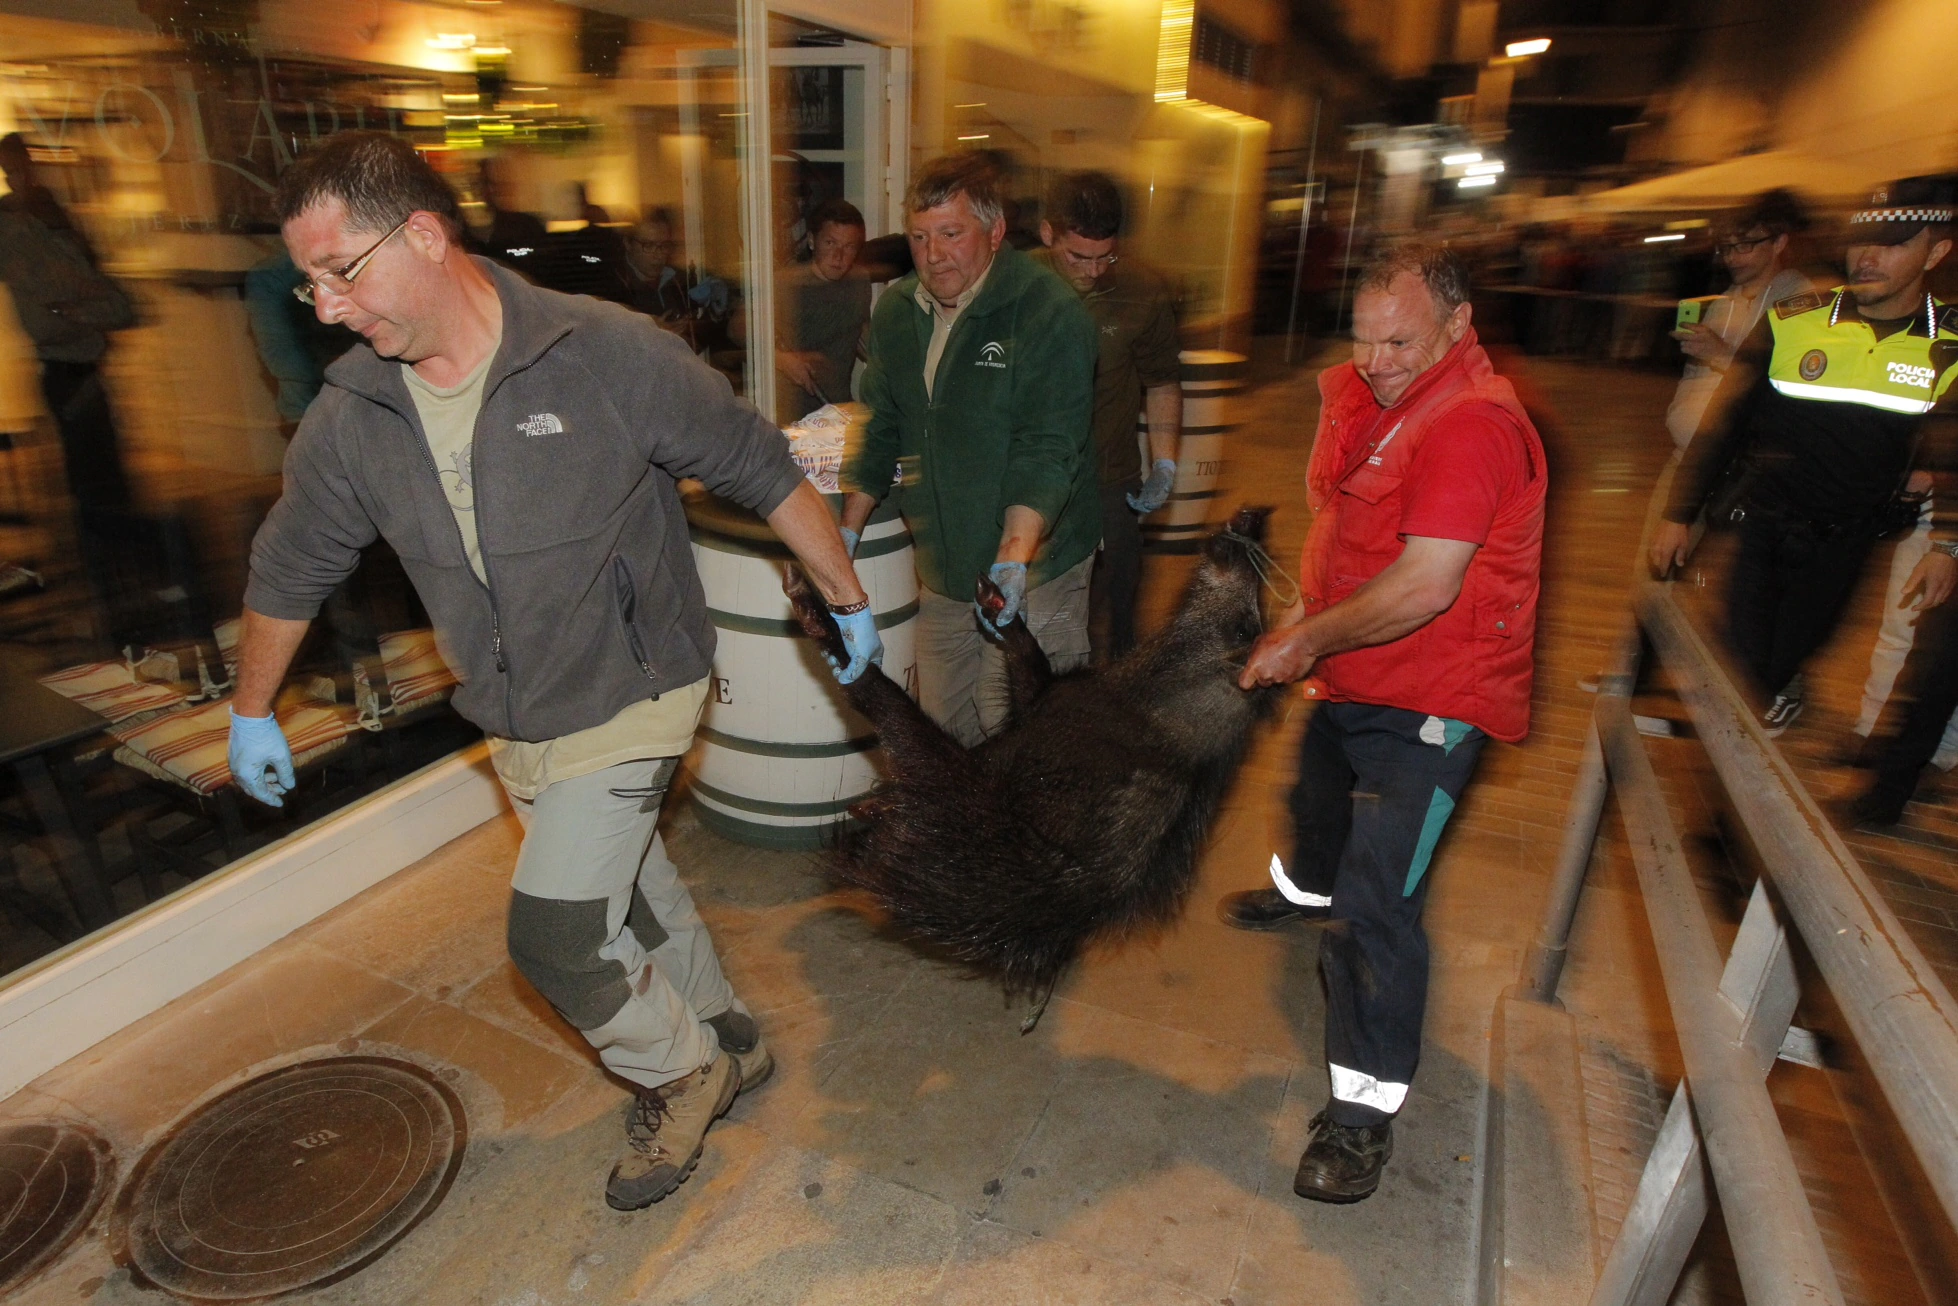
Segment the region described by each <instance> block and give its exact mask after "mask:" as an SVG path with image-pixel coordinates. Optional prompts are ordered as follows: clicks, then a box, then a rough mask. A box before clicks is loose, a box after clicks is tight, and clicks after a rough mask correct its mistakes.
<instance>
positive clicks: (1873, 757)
mask: <svg viewBox="0 0 1958 1306" xmlns="http://www.w3.org/2000/svg"><path fill="white" fill-rule="evenodd" d="M1882 760H1883V741H1881V740H1879V739H1876V738H1874V737H1872V736H1870V735H1858V734H1852V735H1850V736H1849V738H1847V739H1845V740H1843V741H1842V743H1841V744H1839V745H1837V747H1836V748H1835V749H1834V750H1832V751H1831V752H1830V754H1829V764H1830V765H1831V766H1840V767H1844V768H1847V769H1849V770H1852V771H1874V770H1876V769H1877V765H1878V764H1879V763H1880V762H1882Z"/></svg>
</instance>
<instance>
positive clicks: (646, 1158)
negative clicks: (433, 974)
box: [230, 132, 883, 1210]
mask: <svg viewBox="0 0 1958 1306" xmlns="http://www.w3.org/2000/svg"><path fill="white" fill-rule="evenodd" d="M277 202H278V207H279V214H280V220H281V223H282V226H283V233H284V236H285V240H286V247H287V249H288V250H290V251H291V254H292V259H293V262H294V263H295V264H296V265H297V266H298V268H299V270H300V272H301V273H302V274H303V275H304V276H305V277H306V280H305V281H304V282H303V283H302V284H301V285H300V286H299V287H298V290H297V292H296V293H298V294H299V296H300V298H301V299H303V300H304V301H305V302H307V303H308V304H311V305H313V306H314V308H315V309H316V311H317V312H318V314H319V316H320V318H321V320H323V321H328V322H342V323H344V324H346V325H347V326H348V327H349V328H351V329H352V330H354V331H356V332H358V333H359V334H360V335H361V336H362V337H364V338H365V340H366V344H364V345H357V346H355V347H354V348H353V349H351V350H349V351H348V352H347V354H346V355H345V356H343V357H342V358H341V359H339V360H338V361H337V362H335V363H334V364H333V366H332V367H330V368H329V369H327V373H326V387H325V389H324V390H322V391H321V393H320V396H319V398H318V399H317V400H315V401H314V403H313V404H312V405H311V406H310V407H309V408H308V409H307V411H306V416H305V418H304V420H303V421H302V422H301V423H300V426H299V430H298V432H297V434H296V435H295V436H294V438H293V443H292V448H291V449H290V451H289V452H288V454H287V457H286V465H285V494H284V495H283V497H281V499H280V500H279V502H278V504H277V505H275V506H274V507H273V509H272V512H271V514H270V515H269V516H268V517H267V518H266V521H265V525H264V526H263V527H262V528H261V529H260V530H259V533H258V537H257V539H256V540H254V541H253V545H252V560H251V580H250V583H249V584H248V585H247V587H246V591H245V614H244V623H243V630H242V633H241V636H240V665H239V669H238V690H237V695H236V697H235V699H234V700H233V702H232V705H231V748H230V762H231V771H232V774H233V776H234V777H235V778H236V780H237V783H238V785H239V787H241V788H242V789H244V790H245V791H246V792H247V793H249V794H251V795H253V796H254V797H256V798H259V799H260V800H261V801H264V802H268V803H272V804H274V805H278V804H279V803H280V802H281V801H282V800H281V798H280V796H279V795H280V794H281V793H283V792H284V791H285V790H288V789H290V788H291V787H292V784H293V762H292V754H291V750H290V749H289V748H288V747H287V745H286V741H285V739H284V736H283V734H282V733H281V731H280V729H279V725H278V721H277V719H276V718H275V717H274V716H273V714H272V704H273V699H274V697H275V696H276V694H277V692H278V689H279V685H280V682H281V681H282V679H283V678H284V675H285V671H286V668H287V667H288V665H289V664H290V663H291V660H292V657H293V654H294V653H295V652H296V651H297V649H298V647H299V644H300V641H301V640H302V639H303V638H304V636H305V633H306V628H307V624H308V622H309V621H310V620H311V619H312V617H313V616H314V614H315V613H317V612H318V610H319V606H320V603H321V601H322V600H323V599H324V598H325V597H326V595H327V593H328V592H329V591H330V590H331V589H332V588H333V586H335V585H336V584H338V583H339V582H340V581H341V580H342V579H344V578H345V577H346V575H347V574H348V573H349V572H351V571H352V570H353V568H354V566H355V564H356V562H357V561H358V558H359V552H360V550H361V548H363V547H364V546H365V545H367V544H368V543H370V542H372V541H373V539H374V538H375V537H376V535H377V534H378V535H382V536H385V537H386V538H387V540H388V542H389V543H390V544H392V545H393V546H394V549H395V552H396V553H398V554H399V555H400V557H401V561H402V564H403V566H404V567H405V568H406V570H407V572H408V576H409V579H410V580H411V581H413V582H414V585H415V588H416V590H417V592H418V593H419V594H420V595H421V598H422V601H423V603H424V605H425V606H426V607H427V608H428V611H429V613H430V615H431V616H432V617H433V619H434V622H435V627H436V637H437V641H438V644H439V646H440V648H441V650H442V655H443V657H444V659H445V660H447V661H448V663H449V665H450V666H451V668H453V669H454V671H455V672H456V675H457V677H458V679H459V680H460V681H461V685H460V688H458V690H457V692H456V696H455V706H456V709H457V711H459V712H461V713H462V714H463V715H464V716H465V717H467V718H469V719H470V720H472V721H474V722H476V723H477V724H479V725H481V726H482V727H483V729H484V730H485V731H486V732H487V733H488V734H489V736H490V744H491V756H492V760H493V761H494V763H495V766H496V771H497V775H498V777H499V778H500V779H501V780H502V781H503V784H504V787H505V788H506V789H507V790H508V791H509V793H510V796H511V800H512V803H513V804H514V805H515V807H516V809H517V813H518V815H519V817H520V818H522V819H523V821H524V823H525V838H524V844H523V850H522V852H521V853H520V854H519V856H518V859H517V867H516V874H515V876H514V878H513V883H512V888H513V893H512V895H511V904H510V922H509V946H510V955H511V959H512V960H513V961H515V963H516V964H517V967H518V969H520V970H521V971H522V972H523V973H524V975H525V977H526V978H528V979H529V980H530V982H531V983H532V984H533V985H535V986H536V988H537V989H538V991H539V992H540V993H542V994H543V995H544V997H545V998H547V999H548V1000H549V1001H550V1003H551V1005H552V1006H553V1007H555V1008H556V1009H557V1011H558V1012H559V1013H560V1014H561V1015H562V1016H563V1017H564V1018H565V1019H566V1020H567V1021H569V1022H570V1023H571V1024H572V1025H574V1026H576V1027H577V1028H578V1029H579V1030H580V1031H581V1032H582V1033H583V1034H584V1036H585V1038H586V1040H587V1041H588V1042H590V1043H591V1044H592V1046H593V1047H595V1048H596V1049H597V1050H598V1055H599V1059H600V1060H601V1061H602V1062H603V1063H604V1064H605V1066H606V1068H607V1069H608V1070H610V1071H612V1072H613V1073H614V1074H616V1075H618V1076H619V1077H620V1078H621V1079H623V1080H625V1081H626V1082H627V1083H628V1085H630V1087H631V1088H632V1089H633V1093H634V1096H633V1101H632V1106H631V1109H630V1110H629V1111H628V1113H627V1118H626V1140H625V1142H626V1146H625V1149H624V1153H623V1155H622V1156H621V1158H620V1161H619V1163H618V1165H617V1166H615V1167H614V1168H613V1171H612V1174H611V1176H610V1178H609V1180H608V1181H607V1184H606V1192H605V1196H606V1201H607V1202H608V1203H609V1204H610V1205H612V1206H613V1207H614V1208H616V1209H620V1210H633V1209H637V1208H640V1207H643V1206H647V1205H650V1204H651V1203H653V1202H656V1201H658V1200H660V1199H661V1198H662V1197H664V1196H666V1195H667V1194H668V1193H670V1192H671V1191H673V1189H674V1188H676V1187H678V1186H679V1184H680V1183H681V1182H682V1181H683V1180H684V1179H685V1178H686V1177H687V1174H688V1173H689V1172H690V1171H691V1170H692V1168H693V1165H694V1163H695V1162H696V1160H697V1159H698V1158H699V1155H700V1152H701V1148H702V1143H703V1139H704V1137H705V1135H706V1132H707V1128H708V1126H709V1125H710V1124H712V1123H713V1121H714V1120H715V1119H716V1118H718V1117H719V1116H720V1115H721V1114H722V1113H723V1112H725V1111H726V1110H727V1108H728V1105H729V1104H730V1103H731V1102H732V1101H733V1099H734V1096H735V1094H736V1093H738V1092H740V1091H741V1090H742V1088H743V1087H753V1086H754V1085H755V1084H757V1083H759V1082H760V1081H761V1080H762V1079H763V1078H764V1077H765V1076H766V1075H767V1073H768V1071H769V1069H770V1067H771V1062H770V1060H769V1056H768V1052H767V1050H766V1049H765V1048H764V1047H763V1045H762V1042H761V1037H760V1032H759V1031H758V1030H757V1028H756V1026H755V1022H754V1020H753V1019H752V1018H751V1017H750V1016H749V1015H748V1013H747V1011H746V1009H745V1008H744V1007H743V1006H742V1005H741V1003H740V1001H739V999H737V998H736V997H735V996H734V993H733V990H732V989H731V988H730V987H729V985H728V982H727V980H726V978H725V977H724V976H723V975H722V973H721V969H720V963H719V960H718V959H717V958H716V956H715V954H714V947H713V943H712V941H711V940H710V939H709V938H708V935H707V930H706V927H705V926H704V925H703V924H702V923H701V919H700V915H699V913H698V912H697V911H696V910H695V909H694V905H693V902H692V900H691V899H690V898H689V897H688V894H687V891H686V888H685V886H684V885H682V884H681V883H680V881H679V877H678V875H677V873H676V871H675V869H674V867H673V864H672V862H670V861H668V860H667V858H666V853H665V849H664V847H663V846H662V844H661V842H660V839H659V836H658V833H657V830H656V826H657V822H658V819H659V809H660V803H661V800H662V798H663V796H664V794H665V792H666V788H667V785H668V783H669V782H670V781H671V779H672V775H673V771H674V768H675V766H676V764H677V763H678V760H679V756H680V754H681V753H683V752H685V751H686V747H687V743H688V741H689V740H690V738H691V736H692V733H693V729H694V725H695V722H696V720H697V718H698V715H699V712H700V706H701V703H702V702H703V701H704V699H705V692H704V691H705V682H706V677H707V671H708V664H709V659H710V658H711V657H712V655H713V651H714V635H713V628H712V626H711V625H710V624H709V623H708V620H707V616H706V609H705V603H704V599H703V597H702V594H701V589H700V580H699V577H698V575H697V574H696V572H695V570H694V566H693V560H692V554H691V552H690V549H689V547H688V541H687V527H686V519H685V516H684V514H683V513H682V511H681V506H680V500H679V495H678V492H677V489H676V481H677V480H678V479H679V478H682V477H695V478H698V479H699V480H701V481H703V482H705V483H706V484H707V485H708V486H710V487H711V488H713V489H714V490H715V491H717V492H718V493H720V494H722V495H724V496H726V497H728V498H730V499H732V500H734V501H736V502H738V503H741V504H743V505H745V506H747V507H749V508H752V509H753V510H754V511H756V512H757V513H760V514H762V515H763V516H764V517H766V518H767V519H768V522H769V524H770V526H772V527H773V528H774V530H775V533H776V534H777V535H778V536H779V537H780V538H781V539H782V541H783V542H784V543H786V544H787V545H788V546H789V548H790V549H791V550H792V551H793V552H794V553H795V554H796V556H797V557H798V559H800V560H801V562H802V565H803V568H804V570H805V571H806V572H807V574H808V575H809V577H810V579H811V581H812V582H813V583H814V584H815V586H816V588H817V589H818V590H819V591H821V593H822V594H823V596H824V598H825V599H827V600H828V601H829V603H830V604H831V610H832V611H833V612H835V613H836V614H837V620H838V623H839V625H840V626H841V627H842V629H843V632H844V639H845V643H846V646H847V648H848V650H849V652H850V654H851V660H850V662H849V663H848V665H847V666H845V667H841V668H838V677H839V679H843V680H845V681H848V680H851V679H854V678H855V677H856V676H857V675H859V674H861V673H862V671H863V669H864V667H866V666H867V665H868V664H869V663H870V662H872V661H876V660H878V659H880V658H881V656H882V651H883V650H882V646H881V644H880V643H879V641H878V638H877V634H876V627H875V624H874V621H873V619H872V617H871V614H870V611H869V600H868V598H867V597H866V596H865V594H864V592H863V588H862V586H861V585H859V584H858V582H857V578H856V574H855V572H854V571H853V570H852V568H851V565H850V561H849V558H848V556H847V555H846V554H845V552H844V549H843V542H842V540H841V538H840V537H839V536H838V534H837V530H836V526H835V524H834V522H833V521H832V519H831V517H830V514H829V509H828V507H827V506H826V505H825V504H824V502H823V500H822V497H821V496H820V495H819V494H817V493H816V491H815V489H814V487H812V486H810V485H809V484H808V482H806V481H805V480H803V479H802V476H801V474H800V472H799V471H798V470H797V469H796V466H795V464H794V462H793V461H792V460H791V459H790V458H789V456H788V449H787V442H786V441H784V440H783V439H782V436H781V433H780V432H779V431H777V430H776V429H775V428H774V427H773V426H771V425H770V424H769V423H768V422H766V421H764V420H763V419H762V417H761V415H760V414H758V413H756V412H755V411H754V410H753V409H752V408H750V407H748V406H746V405H745V404H742V403H739V402H738V401H736V400H735V398H734V397H733V395H732V394H731V393H730V392H729V390H728V386H727V383H726V382H725V381H724V380H722V379H721V377H720V376H719V375H718V374H717V373H715V372H714V371H712V370H711V369H709V368H708V367H707V366H706V365H705V364H703V363H701V362H700V361H699V360H697V359H695V358H694V357H693V356H692V355H691V354H690V353H689V352H688V351H687V349H686V346H685V345H683V344H682V343H680V341H679V340H678V339H676V338H675V337H674V336H672V335H670V334H668V333H666V332H663V331H661V330H660V329H659V328H658V327H657V326H655V325H654V324H653V323H652V322H651V321H650V320H648V319H647V318H645V317H643V316H640V315H638V314H634V313H631V312H629V311H627V310H625V309H623V308H620V307H617V306H615V305H611V304H605V303H601V302H599V301H597V300H593V299H589V298H586V297H582V296H570V295H560V294H557V293H555V292H552V291H547V290H541V289H539V288H537V287H535V286H532V285H530V284H529V283H527V282H525V281H523V280H522V279H521V278H519V277H517V276H516V275H515V274H513V273H510V272H508V271H505V270H503V269H501V268H497V267H494V266H493V265H492V264H490V263H488V262H487V261H485V260H482V259H478V258H475V257H472V256H471V255H469V254H468V253H467V252H466V251H465V250H464V248H463V246H462V244H461V236H462V224H461V220H460V212H459V209H458V207H457V204H456V199H455V196H454V194H453V193H452V192H451V191H450V190H449V188H448V187H447V186H446V185H445V184H444V183H443V181H442V180H441V178H440V177H438V176H436V174H435V173H434V171H433V170H432V169H430V168H429V166H428V165H427V163H425V162H424V161H423V160H422V159H421V158H420V156H418V155H417V154H416V153H415V152H414V150H413V148H412V147H410V146H409V145H408V144H406V143H405V142H403V141H400V140H397V139H395V138H393V137H390V136H386V135H384V134H381V133H378V132H346V133H342V134H340V135H338V136H334V137H331V138H329V139H328V140H327V141H326V142H324V143H323V144H322V145H321V146H320V148H319V149H318V150H317V151H315V152H314V153H313V154H311V155H309V156H307V157H306V158H304V159H301V160H300V161H299V162H298V163H297V164H295V165H294V166H293V167H292V168H291V169H289V170H288V171H287V172H286V174H285V175H284V176H283V177H282V178H281V179H280V188H279V193H278V200H277ZM723 1052H726V1053H727V1054H728V1055H725V1056H724V1055H722V1053H723Z"/></svg>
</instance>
